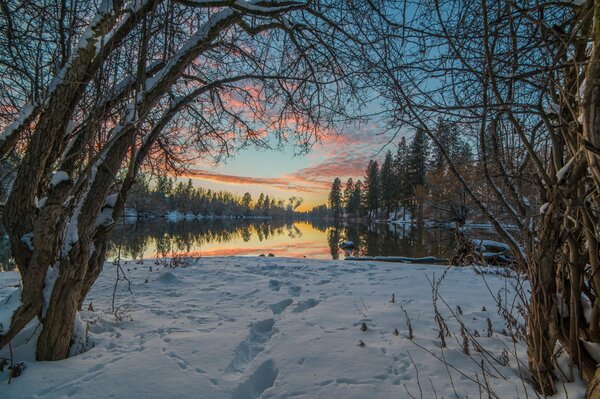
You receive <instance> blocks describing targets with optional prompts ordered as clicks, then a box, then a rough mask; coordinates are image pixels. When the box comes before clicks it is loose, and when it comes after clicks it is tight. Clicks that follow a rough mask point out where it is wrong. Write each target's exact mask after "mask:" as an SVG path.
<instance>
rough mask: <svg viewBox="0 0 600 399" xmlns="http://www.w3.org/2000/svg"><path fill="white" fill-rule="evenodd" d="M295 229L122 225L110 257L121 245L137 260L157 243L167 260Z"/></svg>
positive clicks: (253, 224)
mask: <svg viewBox="0 0 600 399" xmlns="http://www.w3.org/2000/svg"><path fill="white" fill-rule="evenodd" d="M295 230H298V229H297V227H294V225H293V223H292V222H286V221H285V220H269V221H260V222H257V221H251V220H239V219H237V220H236V219H233V220H227V219H225V220H221V219H216V220H192V221H189V220H187V221H181V222H165V221H163V220H157V221H153V222H140V223H137V224H123V225H119V226H117V228H116V229H115V232H114V234H113V240H112V243H111V246H110V252H109V254H110V255H112V256H115V255H116V254H117V251H118V250H119V244H120V249H121V256H123V257H129V258H134V259H135V258H139V257H141V256H143V254H144V253H145V252H146V251H147V250H148V249H149V248H150V247H151V245H152V244H154V246H155V248H156V255H157V256H163V257H164V256H169V255H172V254H174V253H178V252H192V251H193V250H194V249H199V248H201V247H202V246H203V245H205V244H210V243H214V242H216V243H227V242H230V241H232V240H235V239H238V238H239V239H241V240H243V241H244V242H248V241H250V239H251V238H252V236H253V235H256V236H257V237H258V239H259V241H263V240H266V239H268V238H269V237H273V236H280V235H284V234H288V232H289V231H295ZM298 231H299V230H298ZM298 236H301V233H299V235H298Z"/></svg>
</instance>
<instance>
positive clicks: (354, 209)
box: [346, 180, 363, 217]
mask: <svg viewBox="0 0 600 399" xmlns="http://www.w3.org/2000/svg"><path fill="white" fill-rule="evenodd" d="M362 189H363V185H362V182H361V181H360V180H358V181H357V182H356V183H355V184H354V189H353V190H352V194H351V195H350V198H349V199H348V205H347V207H346V210H347V212H348V216H351V217H357V216H360V205H361V198H362Z"/></svg>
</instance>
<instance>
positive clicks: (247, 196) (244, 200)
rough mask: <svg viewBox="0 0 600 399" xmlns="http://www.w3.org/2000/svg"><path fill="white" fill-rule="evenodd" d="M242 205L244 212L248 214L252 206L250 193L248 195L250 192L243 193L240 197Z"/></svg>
mask: <svg viewBox="0 0 600 399" xmlns="http://www.w3.org/2000/svg"><path fill="white" fill-rule="evenodd" d="M242 206H243V207H244V214H245V215H248V214H250V207H251V206H252V195H250V193H248V192H246V193H244V196H243V197H242Z"/></svg>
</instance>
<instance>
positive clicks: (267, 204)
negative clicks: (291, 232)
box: [263, 195, 271, 216]
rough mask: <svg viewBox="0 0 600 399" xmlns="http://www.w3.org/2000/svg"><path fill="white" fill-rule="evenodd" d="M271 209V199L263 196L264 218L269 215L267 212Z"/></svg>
mask: <svg viewBox="0 0 600 399" xmlns="http://www.w3.org/2000/svg"><path fill="white" fill-rule="evenodd" d="M270 209H271V199H270V198H269V196H268V195H266V196H265V202H264V204H263V214H264V215H265V216H266V215H268V214H269V211H270Z"/></svg>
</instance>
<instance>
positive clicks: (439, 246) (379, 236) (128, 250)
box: [0, 219, 492, 270]
mask: <svg viewBox="0 0 600 399" xmlns="http://www.w3.org/2000/svg"><path fill="white" fill-rule="evenodd" d="M490 236H492V233H489V232H488V233H487V234H486V233H482V232H478V233H477V237H479V238H489V237H490ZM343 241H352V242H353V243H354V244H355V246H356V248H355V249H354V250H353V251H351V252H346V251H343V250H342V249H340V248H339V244H340V243H341V242H343ZM454 244H455V243H454V234H453V233H452V232H451V231H448V230H442V229H421V231H419V229H415V228H411V226H409V225H392V224H390V225H388V224H385V223H384V224H366V223H353V224H345V225H333V224H332V223H331V222H328V221H323V220H318V221H312V220H311V221H289V220H288V221H286V220H277V219H274V220H260V221H256V220H240V219H235V220H186V221H181V222H167V221H165V220H162V219H161V220H155V221H146V222H139V223H133V224H120V225H119V226H117V227H116V228H115V231H114V234H113V239H112V242H111V246H110V250H109V259H114V258H115V257H117V256H121V258H123V259H139V258H156V257H159V258H160V257H170V256H174V255H179V256H232V255H237V256H258V255H259V254H265V255H266V254H268V253H273V254H275V256H286V257H299V258H301V257H307V258H319V259H343V258H344V257H345V256H347V255H353V256H407V257H421V256H428V255H432V256H437V257H446V258H447V257H449V256H450V255H451V253H452V251H453V249H454ZM12 268H14V264H13V263H12V260H11V259H10V257H9V247H8V239H7V237H5V236H4V239H3V240H2V241H1V242H0V270H10V269H12Z"/></svg>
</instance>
